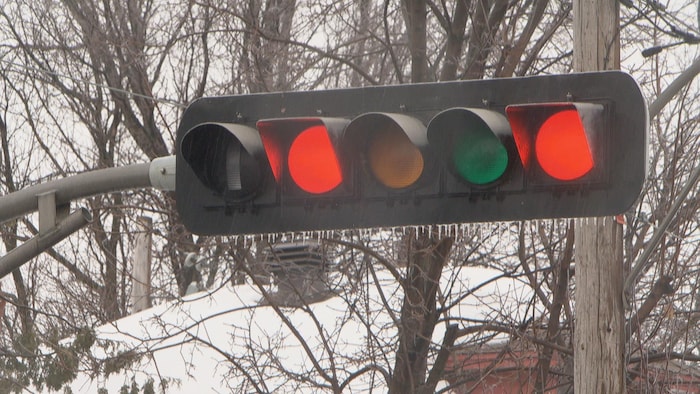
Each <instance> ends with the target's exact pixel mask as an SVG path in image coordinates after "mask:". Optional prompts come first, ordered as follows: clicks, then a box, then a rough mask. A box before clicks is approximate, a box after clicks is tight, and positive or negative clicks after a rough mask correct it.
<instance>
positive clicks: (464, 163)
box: [452, 125, 508, 185]
mask: <svg viewBox="0 0 700 394" xmlns="http://www.w3.org/2000/svg"><path fill="white" fill-rule="evenodd" d="M452 160H453V163H454V166H455V169H456V170H457V173H458V174H459V176H461V177H462V178H464V179H465V180H466V181H467V182H470V183H472V184H475V185H486V184H489V183H491V182H494V181H496V180H498V178H500V177H501V176H502V175H503V173H504V172H505V171H506V167H507V166H508V151H507V150H506V148H505V146H503V144H502V143H501V141H500V140H499V138H498V137H497V136H496V135H494V134H493V132H491V130H489V129H488V127H486V126H485V125H478V126H477V125H475V127H473V128H471V129H470V130H468V131H467V132H466V133H464V132H463V133H458V134H457V135H456V136H455V140H454V147H453V151H452Z"/></svg>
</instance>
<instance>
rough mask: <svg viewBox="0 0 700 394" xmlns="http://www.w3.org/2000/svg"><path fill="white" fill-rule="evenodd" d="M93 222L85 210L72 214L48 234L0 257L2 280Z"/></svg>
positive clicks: (35, 237) (0, 275)
mask: <svg viewBox="0 0 700 394" xmlns="http://www.w3.org/2000/svg"><path fill="white" fill-rule="evenodd" d="M91 221H92V215H90V212H88V210H87V209H85V208H80V209H79V210H77V211H75V212H73V213H71V214H70V215H68V216H67V217H66V218H65V219H63V220H62V221H61V222H59V223H58V224H57V225H56V226H55V227H54V228H53V229H52V230H51V231H47V232H46V234H39V235H36V236H34V237H33V238H31V239H30V240H28V241H26V242H25V243H23V244H22V245H20V246H18V247H16V248H14V249H12V250H11V251H9V252H8V253H7V254H6V255H4V256H2V257H0V279H2V278H4V277H5V275H8V274H9V273H10V272H12V271H13V270H15V269H17V268H19V267H20V266H22V264H24V263H26V262H27V261H29V260H31V259H33V258H34V257H36V256H38V255H39V254H40V253H41V252H43V251H44V250H46V249H48V248H50V247H52V246H54V245H56V244H57V243H58V242H59V241H61V240H63V239H64V238H66V237H67V236H69V235H71V234H73V233H74V232H76V231H78V230H80V229H81V228H83V227H84V226H85V225H86V224H88V223H90V222H91Z"/></svg>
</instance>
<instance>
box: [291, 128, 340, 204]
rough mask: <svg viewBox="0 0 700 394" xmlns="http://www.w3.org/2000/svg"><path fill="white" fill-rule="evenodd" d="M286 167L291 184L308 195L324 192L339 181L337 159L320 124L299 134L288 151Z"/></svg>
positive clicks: (333, 187)
mask: <svg viewBox="0 0 700 394" xmlns="http://www.w3.org/2000/svg"><path fill="white" fill-rule="evenodd" d="M287 165H288V166H289V174H290V175H291V177H292V179H293V180H294V183H296V184H297V186H299V188H301V189H302V190H304V191H305V192H308V193H312V194H322V193H327V192H329V191H331V190H333V189H335V188H336V187H337V186H338V185H340V183H341V182H342V181H343V173H342V171H341V169H340V163H339V162H338V156H337V155H336V151H335V148H334V147H333V144H332V143H331V140H330V138H329V136H328V130H327V129H326V127H325V126H323V125H315V126H311V127H309V128H307V129H305V130H303V131H302V132H301V133H299V135H298V136H297V137H296V139H294V142H292V145H291V146H290V148H289V156H288V158H287Z"/></svg>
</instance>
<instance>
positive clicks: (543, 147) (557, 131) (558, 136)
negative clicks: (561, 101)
mask: <svg viewBox="0 0 700 394" xmlns="http://www.w3.org/2000/svg"><path fill="white" fill-rule="evenodd" d="M535 155H536V156H537V161H538V162H539V164H540V166H541V167H542V169H543V170H544V172H546V173H547V174H548V175H550V176H551V177H552V178H555V179H559V180H563V181H570V180H574V179H578V178H580V177H582V176H584V175H586V174H587V173H588V172H589V171H590V170H591V169H592V168H593V155H592V154H591V148H590V146H589V145H588V139H587V138H586V131H585V129H584V127H583V124H582V123H581V118H580V117H579V114H578V111H576V110H575V109H566V110H563V111H559V112H556V113H554V114H553V115H551V116H550V117H548V118H547V119H546V120H545V121H544V123H542V126H540V129H539V131H538V133H537V137H536V138H535Z"/></svg>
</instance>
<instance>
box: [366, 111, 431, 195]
mask: <svg viewBox="0 0 700 394" xmlns="http://www.w3.org/2000/svg"><path fill="white" fill-rule="evenodd" d="M367 155H368V159H369V166H370V169H371V171H372V173H373V174H374V176H375V177H376V178H377V180H378V181H379V182H381V183H382V184H384V185H385V186H387V187H390V188H393V189H402V188H405V187H408V186H411V185H412V184H413V183H415V182H416V181H417V180H418V178H419V177H420V176H421V174H422V173H423V166H424V163H423V155H422V154H421V152H420V150H418V148H417V147H416V146H415V145H413V143H412V142H411V140H410V139H409V138H408V137H407V136H406V134H404V133H403V131H402V130H401V128H400V127H399V126H398V125H396V124H395V123H388V124H387V125H386V127H385V128H383V129H381V130H378V131H377V132H376V134H375V135H374V138H373V139H372V141H371V142H370V145H369V148H368V152H367Z"/></svg>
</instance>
